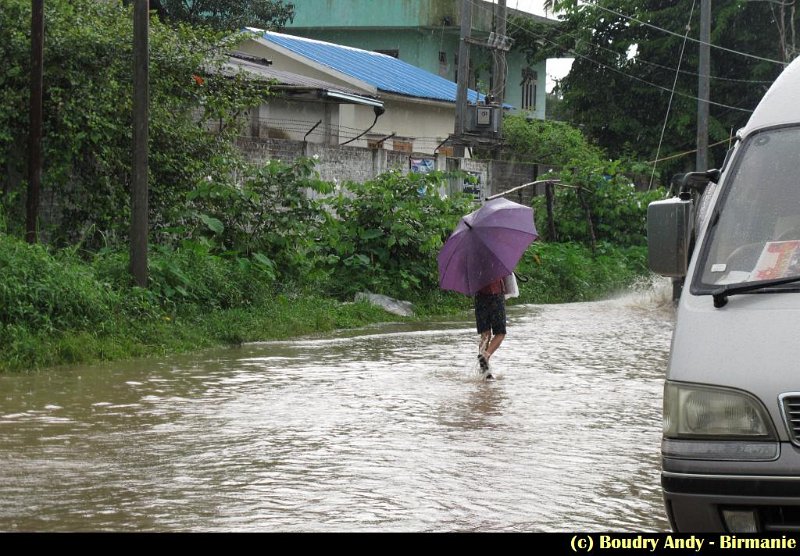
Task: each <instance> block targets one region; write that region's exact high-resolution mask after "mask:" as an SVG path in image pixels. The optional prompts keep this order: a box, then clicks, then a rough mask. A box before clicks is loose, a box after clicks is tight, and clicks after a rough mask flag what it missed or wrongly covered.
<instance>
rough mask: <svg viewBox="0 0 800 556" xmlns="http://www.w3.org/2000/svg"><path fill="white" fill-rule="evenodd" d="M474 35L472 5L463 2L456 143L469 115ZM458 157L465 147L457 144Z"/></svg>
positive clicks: (462, 154) (461, 134) (462, 132)
mask: <svg viewBox="0 0 800 556" xmlns="http://www.w3.org/2000/svg"><path fill="white" fill-rule="evenodd" d="M471 33H472V3H471V2H470V0H461V38H460V40H459V43H458V69H457V71H458V89H457V92H456V122H455V127H454V133H453V135H455V137H456V141H459V140H460V139H461V138H463V136H464V121H465V119H466V115H467V89H468V88H469V39H470V34H471ZM454 154H455V156H456V157H462V156H464V146H463V145H461V144H458V143H457V144H456V145H455V148H454Z"/></svg>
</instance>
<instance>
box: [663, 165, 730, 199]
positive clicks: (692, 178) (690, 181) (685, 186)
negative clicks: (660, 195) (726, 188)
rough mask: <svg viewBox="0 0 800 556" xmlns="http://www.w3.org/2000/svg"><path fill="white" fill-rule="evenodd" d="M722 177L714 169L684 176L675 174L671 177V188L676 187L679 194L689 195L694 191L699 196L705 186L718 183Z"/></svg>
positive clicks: (720, 173) (719, 172)
mask: <svg viewBox="0 0 800 556" xmlns="http://www.w3.org/2000/svg"><path fill="white" fill-rule="evenodd" d="M721 175H722V172H721V171H720V170H717V169H716V168H714V169H713V170H706V171H705V172H688V173H686V174H677V175H675V176H673V177H672V184H673V186H677V190H678V192H679V193H689V192H690V191H692V190H694V191H697V192H698V193H699V194H700V195H702V194H703V191H705V189H706V186H707V185H708V184H709V183H710V182H711V183H718V182H719V178H720V176H721Z"/></svg>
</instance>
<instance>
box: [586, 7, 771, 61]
mask: <svg viewBox="0 0 800 556" xmlns="http://www.w3.org/2000/svg"><path fill="white" fill-rule="evenodd" d="M591 5H592V6H594V7H595V8H600V9H601V10H604V11H606V12H609V13H612V14H614V15H617V16H619V17H622V18H625V19H628V20H630V21H635V22H636V23H638V24H639V25H644V26H645V27H650V28H651V29H655V30H657V31H661V32H663V33H667V34H669V35H674V36H676V37H681V35H680V34H678V33H675V32H674V31H670V30H669V29H664V28H663V27H658V26H657V25H653V24H651V23H647V22H645V21H641V20H639V19H636V18H635V17H631V16H628V15H625V14H622V13H620V12H617V11H615V10H612V9H610V8H606V7H604V6H601V5H599V4H591ZM681 38H682V37H681ZM689 40H690V41H692V42H696V43H698V44H704V45H708V46H710V47H711V48H716V49H718V50H724V51H725V52H730V53H731V54H736V55H738V56H745V57H747V58H753V59H755V60H761V61H762V62H770V63H772V64H779V65H781V66H786V62H780V61H778V60H772V59H770V58H764V57H762V56H756V55H755V54H748V53H747V52H740V51H738V50H733V49H731V48H725V47H724V46H719V45H716V44H712V43H706V42H703V41H701V40H698V39H693V38H689Z"/></svg>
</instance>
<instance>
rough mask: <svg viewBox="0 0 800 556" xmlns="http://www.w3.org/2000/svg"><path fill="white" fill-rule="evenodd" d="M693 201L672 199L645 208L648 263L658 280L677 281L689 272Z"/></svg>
mask: <svg viewBox="0 0 800 556" xmlns="http://www.w3.org/2000/svg"><path fill="white" fill-rule="evenodd" d="M692 218H693V217H692V201H690V200H686V199H681V198H679V197H673V198H672V199H666V200H664V201H654V202H652V203H650V204H649V205H648V206H647V263H648V266H649V267H650V270H652V271H653V272H655V273H656V274H660V275H661V276H671V277H674V278H680V277H683V276H686V271H687V270H688V268H689V255H690V253H689V248H690V242H691V237H692V226H693V221H692Z"/></svg>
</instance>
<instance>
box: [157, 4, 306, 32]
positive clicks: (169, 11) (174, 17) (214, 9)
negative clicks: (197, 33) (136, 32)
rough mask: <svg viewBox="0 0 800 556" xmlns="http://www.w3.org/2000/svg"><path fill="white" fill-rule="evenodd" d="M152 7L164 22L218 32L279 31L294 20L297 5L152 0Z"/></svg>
mask: <svg viewBox="0 0 800 556" xmlns="http://www.w3.org/2000/svg"><path fill="white" fill-rule="evenodd" d="M150 7H151V9H154V10H156V11H157V12H158V14H159V17H160V18H161V19H162V20H164V21H168V22H172V23H175V22H184V23H188V24H190V25H196V26H207V27H211V28H212V29H216V30H219V31H238V30H241V29H243V28H245V27H259V28H262V29H266V30H276V29H281V28H283V27H284V26H285V25H286V23H287V22H290V21H292V19H293V18H294V4H291V3H288V4H287V3H285V2H284V0H150Z"/></svg>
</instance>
